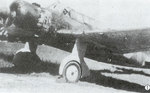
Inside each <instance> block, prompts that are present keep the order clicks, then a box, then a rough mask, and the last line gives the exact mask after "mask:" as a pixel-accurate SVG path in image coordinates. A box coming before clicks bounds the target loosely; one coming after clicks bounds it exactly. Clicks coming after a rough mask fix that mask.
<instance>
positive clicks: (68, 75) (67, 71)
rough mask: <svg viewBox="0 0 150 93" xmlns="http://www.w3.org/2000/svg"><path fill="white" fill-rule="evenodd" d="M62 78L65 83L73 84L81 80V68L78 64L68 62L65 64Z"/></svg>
mask: <svg viewBox="0 0 150 93" xmlns="http://www.w3.org/2000/svg"><path fill="white" fill-rule="evenodd" d="M63 77H64V78H65V80H66V82H69V83H75V82H78V81H79V79H80V78H81V67H80V64H79V63H77V62H75V61H70V62H69V63H68V64H66V66H65V68H64V72H63Z"/></svg>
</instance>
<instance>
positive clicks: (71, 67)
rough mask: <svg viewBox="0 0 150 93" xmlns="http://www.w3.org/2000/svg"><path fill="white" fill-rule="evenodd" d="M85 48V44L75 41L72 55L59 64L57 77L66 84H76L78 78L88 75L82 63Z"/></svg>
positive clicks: (88, 72) (78, 40) (84, 64)
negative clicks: (62, 79) (60, 77)
mask: <svg viewBox="0 0 150 93" xmlns="http://www.w3.org/2000/svg"><path fill="white" fill-rule="evenodd" d="M86 47H87V45H86V43H85V42H83V41H82V40H80V39H77V40H76V42H75V45H74V47H73V50H72V53H71V54H70V55H69V56H68V57H66V58H64V60H63V61H62V62H61V64H60V68H59V75H60V76H62V78H64V79H65V81H66V82H71V83H74V82H78V81H79V79H80V78H83V77H87V76H89V75H90V71H89V68H88V66H87V65H86V63H85V61H84V55H85V52H86Z"/></svg>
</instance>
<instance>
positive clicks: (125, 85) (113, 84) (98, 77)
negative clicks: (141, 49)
mask: <svg viewBox="0 0 150 93" xmlns="http://www.w3.org/2000/svg"><path fill="white" fill-rule="evenodd" d="M12 56H13V55H12ZM7 57H9V58H10V59H9V60H12V59H11V58H13V57H11V56H7V55H3V57H0V58H3V59H5V60H6V58H7ZM117 69H121V68H117ZM58 70H59V65H58V64H54V63H50V62H43V61H40V62H38V63H37V64H36V65H32V66H30V67H7V68H5V67H3V68H0V73H11V74H16V73H17V74H18V73H19V74H26V73H32V72H36V73H40V72H48V73H50V74H51V75H58ZM121 70H122V71H121V72H119V71H116V72H113V73H117V74H132V73H134V74H141V75H145V76H150V75H148V74H145V73H144V72H138V71H132V70H127V69H121ZM102 72H107V73H112V72H110V71H109V70H99V71H94V70H91V75H90V76H89V77H88V78H83V79H81V81H86V82H89V83H95V84H97V85H101V86H104V87H110V88H114V89H120V90H126V91H132V92H146V91H145V90H144V86H141V85H139V84H136V83H131V82H128V81H124V80H118V79H115V78H112V77H107V76H104V75H102V74H101V73H102Z"/></svg>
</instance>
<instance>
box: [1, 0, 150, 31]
mask: <svg viewBox="0 0 150 93" xmlns="http://www.w3.org/2000/svg"><path fill="white" fill-rule="evenodd" d="M12 1H13V0H1V5H0V7H6V6H9V4H10V3H11V2H12ZM25 1H28V2H37V3H39V4H41V6H42V7H47V6H49V5H50V4H51V3H53V2H56V1H59V2H61V3H63V4H64V5H65V6H69V7H71V8H73V9H75V10H76V11H78V12H80V13H83V14H84V15H87V16H90V17H92V18H94V19H96V20H98V23H97V26H98V27H99V28H101V29H138V28H147V27H150V12H149V10H150V0H25Z"/></svg>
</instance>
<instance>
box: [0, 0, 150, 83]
mask: <svg viewBox="0 0 150 93" xmlns="http://www.w3.org/2000/svg"><path fill="white" fill-rule="evenodd" d="M1 14H3V13H1ZM1 14H0V16H1ZM6 16H7V18H6ZM1 20H2V23H3V25H1V32H0V35H1V37H2V38H1V39H4V38H6V39H7V40H8V41H12V42H13V41H22V42H26V44H25V47H24V48H23V49H20V50H18V51H17V53H19V52H31V53H34V54H36V48H37V46H38V45H40V44H47V45H52V46H54V47H57V48H59V46H61V45H63V44H67V43H70V42H74V46H73V49H72V52H71V54H70V55H69V56H67V57H66V58H64V60H62V62H61V65H60V68H59V75H60V76H61V77H62V78H64V79H65V80H66V81H67V82H77V81H78V80H79V79H80V78H83V77H87V76H89V75H90V71H89V68H88V66H87V65H86V63H85V61H84V56H85V52H86V49H87V46H88V45H90V44H93V45H95V46H96V47H98V48H105V49H107V50H108V51H111V52H110V53H116V54H122V56H126V57H128V58H129V59H133V60H135V61H136V62H138V63H139V64H141V65H143V66H144V65H145V61H147V60H146V59H147V58H145V56H144V52H143V51H148V50H149V49H150V31H149V29H135V30H124V31H117V30H108V31H103V30H100V29H98V28H97V27H95V26H94V20H93V19H92V18H90V17H87V16H85V15H83V14H80V13H77V12H76V11H74V10H73V9H71V8H69V7H64V6H63V5H61V4H60V3H57V4H53V5H51V6H50V7H48V8H42V7H41V6H40V5H39V4H36V3H33V4H31V3H28V2H26V1H22V0H17V1H14V2H13V3H12V4H11V5H10V13H6V15H5V16H1ZM128 54H129V55H131V54H132V56H130V57H129V56H127V55H128ZM138 54H141V55H138Z"/></svg>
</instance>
